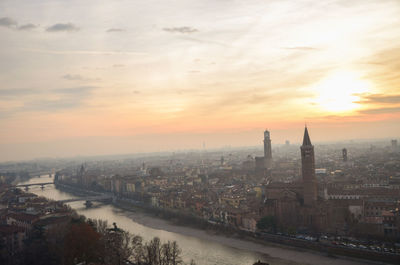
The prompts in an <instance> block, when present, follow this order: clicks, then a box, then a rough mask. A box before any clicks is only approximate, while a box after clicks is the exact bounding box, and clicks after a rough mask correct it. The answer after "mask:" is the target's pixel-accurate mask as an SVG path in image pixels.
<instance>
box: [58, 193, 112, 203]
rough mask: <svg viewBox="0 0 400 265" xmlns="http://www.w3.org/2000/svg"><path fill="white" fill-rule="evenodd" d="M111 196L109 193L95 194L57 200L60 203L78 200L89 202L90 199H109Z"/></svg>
mask: <svg viewBox="0 0 400 265" xmlns="http://www.w3.org/2000/svg"><path fill="white" fill-rule="evenodd" d="M112 198H113V197H112V196H111V195H106V194H103V195H97V196H89V197H79V198H74V199H66V200H59V202H62V203H68V202H78V201H86V202H91V201H104V200H111V199H112Z"/></svg>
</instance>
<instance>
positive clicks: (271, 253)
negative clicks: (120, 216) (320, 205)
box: [115, 205, 384, 265]
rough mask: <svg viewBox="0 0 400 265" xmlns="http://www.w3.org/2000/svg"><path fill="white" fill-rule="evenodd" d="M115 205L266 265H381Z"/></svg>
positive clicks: (160, 226)
mask: <svg viewBox="0 0 400 265" xmlns="http://www.w3.org/2000/svg"><path fill="white" fill-rule="evenodd" d="M115 206H116V207H118V208H120V209H123V210H124V211H126V212H125V214H126V215H127V216H128V217H129V218H131V219H132V220H134V221H135V222H137V223H139V224H142V225H145V226H148V227H151V228H154V229H159V230H165V231H168V232H172V233H178V234H183V235H186V236H190V237H194V238H200V239H203V240H210V241H213V242H216V243H219V244H222V245H225V246H229V247H233V248H236V249H242V250H247V251H256V252H258V253H260V254H263V255H267V256H268V259H269V262H270V264H274V263H273V262H271V260H274V259H275V260H276V261H277V262H279V263H282V260H287V261H288V262H287V264H293V263H296V264H310V265H332V264H336V263H337V262H338V260H340V264H344V265H360V264H384V263H379V262H370V261H367V260H360V259H353V258H348V257H341V256H336V257H334V256H329V255H328V254H324V253H321V252H317V251H312V250H309V249H303V248H297V247H292V246H288V245H281V244H276V243H273V242H261V241H259V240H257V239H254V238H253V239H252V238H249V237H248V238H246V237H239V238H238V237H237V235H234V234H232V235H231V236H226V235H225V234H223V235H222V234H217V233H215V232H214V231H212V230H201V229H197V228H193V227H189V226H177V225H175V224H173V223H171V222H170V221H168V220H165V219H160V218H157V217H156V218H155V217H154V216H151V215H149V214H148V213H147V212H145V211H143V209H140V208H137V207H135V208H133V209H129V207H126V206H125V207H124V206H123V205H118V206H117V205H115ZM132 210H133V211H132ZM310 255H313V258H312V259H310ZM338 264H339V263H338Z"/></svg>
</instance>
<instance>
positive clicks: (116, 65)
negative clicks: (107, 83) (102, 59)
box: [113, 64, 125, 68]
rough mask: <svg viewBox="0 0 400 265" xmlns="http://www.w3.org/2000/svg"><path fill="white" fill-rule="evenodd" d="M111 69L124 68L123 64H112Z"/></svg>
mask: <svg viewBox="0 0 400 265" xmlns="http://www.w3.org/2000/svg"><path fill="white" fill-rule="evenodd" d="M113 67H115V68H120V67H125V65H124V64H113Z"/></svg>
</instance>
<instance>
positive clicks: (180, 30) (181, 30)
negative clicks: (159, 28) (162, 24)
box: [163, 27, 199, 34]
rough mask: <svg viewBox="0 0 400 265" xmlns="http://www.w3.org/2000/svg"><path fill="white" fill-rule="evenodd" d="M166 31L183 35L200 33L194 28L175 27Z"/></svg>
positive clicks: (165, 29)
mask: <svg viewBox="0 0 400 265" xmlns="http://www.w3.org/2000/svg"><path fill="white" fill-rule="evenodd" d="M163 30H164V31H167V32H172V33H182V34H190V33H195V32H198V31H199V30H198V29H195V28H192V27H174V28H163Z"/></svg>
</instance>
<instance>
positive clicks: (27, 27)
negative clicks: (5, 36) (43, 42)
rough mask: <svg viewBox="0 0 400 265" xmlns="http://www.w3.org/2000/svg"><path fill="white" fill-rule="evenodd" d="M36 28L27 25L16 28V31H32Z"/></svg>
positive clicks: (30, 24)
mask: <svg viewBox="0 0 400 265" xmlns="http://www.w3.org/2000/svg"><path fill="white" fill-rule="evenodd" d="M35 28H37V26H36V25H35V24H32V23H29V24H25V25H22V26H19V27H18V30H32V29H35Z"/></svg>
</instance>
